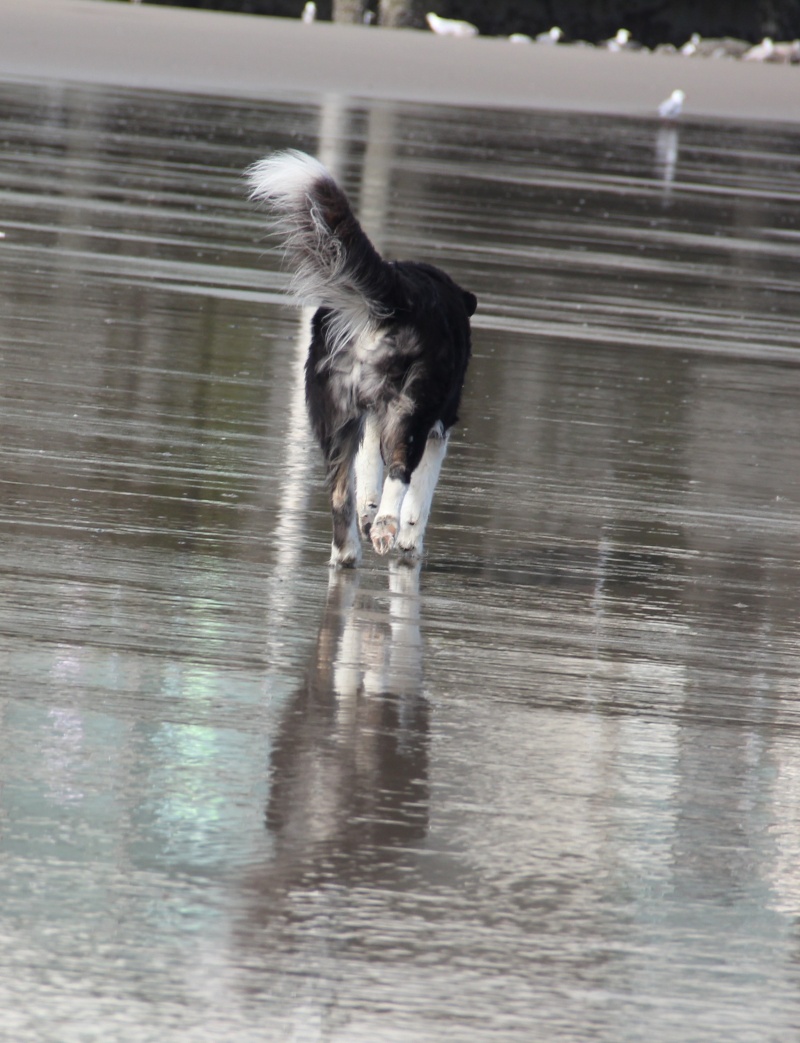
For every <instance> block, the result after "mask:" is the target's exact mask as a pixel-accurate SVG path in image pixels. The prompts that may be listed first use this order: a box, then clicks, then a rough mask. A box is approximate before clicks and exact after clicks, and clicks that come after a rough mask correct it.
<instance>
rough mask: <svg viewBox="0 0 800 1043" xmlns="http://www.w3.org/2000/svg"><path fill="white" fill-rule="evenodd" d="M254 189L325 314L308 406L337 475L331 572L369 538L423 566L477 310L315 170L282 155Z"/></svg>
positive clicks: (260, 172)
mask: <svg viewBox="0 0 800 1043" xmlns="http://www.w3.org/2000/svg"><path fill="white" fill-rule="evenodd" d="M247 177H248V180H249V183H250V187H251V189H252V192H251V196H252V198H253V199H255V200H260V201H264V202H266V203H268V204H270V206H271V207H272V209H273V210H274V212H275V214H276V216H277V227H278V231H279V233H280V235H281V236H282V238H283V242H284V246H285V250H286V255H287V259H288V261H289V264H290V266H291V268H292V269H293V271H294V283H293V289H294V292H295V293H296V295H297V296H298V297H300V298H302V299H303V300H305V301H307V302H308V303H310V304H314V305H316V306H317V311H316V313H315V315H314V318H313V320H312V326H311V346H310V348H309V354H308V360H307V362H306V402H307V405H308V412H309V417H310V419H311V425H312V427H313V429H314V433H315V434H316V436H317V439H318V441H319V444H320V446H321V447H322V451H323V453H324V455H325V463H326V466H327V480H328V486H329V489H330V497H331V512H332V515H333V547H332V553H331V564H332V565H356V564H358V562H359V560H360V558H361V541H360V539H359V529H360V530H361V533H362V534H363V535H364V536H368V537H369V538H370V539H371V540H372V545H373V547H374V548H375V550H376V551H377V552H378V554H386V553H387V552H388V551H390V550H391V549H392V548H393V547H395V546H396V547H397V549H398V550H399V552H400V553H401V554H402V555H403V556H405V557H406V558H409V559H411V560H415V559H416V558H418V557H419V555H420V554H421V553H422V541H423V537H424V534H425V525H426V523H427V521H428V515H429V513H430V508H431V501H432V499H433V493H434V489H435V488H436V482H437V480H438V477H439V470H440V468H441V466H442V461H443V460H444V456H445V452H446V449H447V439H448V434H449V431H450V428H451V427H452V426H453V424H454V423H455V422H456V420H457V412H458V405H459V400H460V398H461V389H462V387H463V384H464V378H465V376H466V371H467V364H468V362H469V356H470V325H469V317H470V315H472V314H473V312H474V311H475V308H476V306H477V301H476V299H475V297H474V296H473V294H471V293H468V292H466V291H465V290H462V289H461V288H460V287H459V286H457V285H456V284H455V283H454V282H453V280H452V279H451V278H450V277H449V276H448V275H446V274H445V273H444V272H442V271H440V270H439V269H438V268H434V267H433V266H432V265H429V264H421V263H416V262H412V261H396V262H391V261H385V260H383V258H382V257H381V256H380V255H379V254H378V252H377V250H376V249H375V247H374V246H373V245H372V243H371V242H370V241H369V239H368V238H367V236H366V234H365V233H364V231H363V229H362V228H361V226H360V225H359V223H358V221H357V220H356V218H355V216H354V214H353V211H352V210H351V209H350V204H349V203H348V201H347V197H346V196H345V194H344V192H343V191H342V190H341V188H339V186H338V185H337V184H336V182H335V181H334V179H333V178H332V176H331V175H330V173H329V172H328V171H327V169H326V168H325V167H324V166H323V165H322V164H321V163H320V162H319V161H318V160H316V159H314V158H313V157H311V156H308V155H306V154H305V153H303V152H296V151H288V152H278V153H275V154H274V155H272V156H268V157H267V158H266V159H263V160H261V161H260V162H259V163H256V164H255V165H254V166H252V167H251V168H250V169H249V170H248V171H247ZM384 468H386V480H385V481H383V472H384Z"/></svg>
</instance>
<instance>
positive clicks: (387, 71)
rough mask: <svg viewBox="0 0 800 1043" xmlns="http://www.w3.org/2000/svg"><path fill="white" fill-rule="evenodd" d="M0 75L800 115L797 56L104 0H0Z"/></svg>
mask: <svg viewBox="0 0 800 1043" xmlns="http://www.w3.org/2000/svg"><path fill="white" fill-rule="evenodd" d="M0 79H4V80H27V81H37V82H47V81H53V80H59V81H66V82H72V83H91V84H104V85H113V86H123V87H145V88H151V89H161V90H173V91H187V92H192V93H203V94H208V95H223V96H246V97H280V96H317V95H319V94H320V93H334V94H339V95H343V96H347V97H352V98H391V99H398V100H405V101H418V102H419V101H423V102H438V103H446V104H458V105H471V106H491V107H511V108H524V109H551V110H571V111H575V112H594V113H608V114H619V115H634V116H646V115H653V116H654V115H655V111H656V106H657V104H658V102H659V101H661V100H662V99H663V98H664V97H666V96H667V95H668V94H669V93H670V92H671V91H672V90H673V89H674V88H676V87H681V88H682V89H683V90H684V91H685V92H686V95H687V102H686V107H685V113H686V116H687V117H692V116H695V117H720V118H724V119H731V120H754V119H756V120H770V121H790V122H798V121H800V66H776V65H760V64H755V63H742V62H740V61H734V60H723V59H700V58H694V59H691V58H682V57H679V56H675V55H655V54H646V53H622V54H611V53H608V52H606V51H600V50H595V49H588V48H577V47H569V46H558V47H548V46H543V45H538V46H537V45H528V44H512V43H509V42H508V41H507V40H502V39H490V38H488V37H485V38H481V37H478V38H473V39H454V38H445V37H439V36H435V35H434V34H433V33H426V32H415V31H412V30H399V29H375V28H367V27H362V26H351V25H334V24H331V23H316V24H314V25H310V26H307V25H303V24H302V23H301V22H300V21H294V20H290V19H282V18H266V17H258V16H254V15H241V14H225V13H221V12H209V11H195V10H188V9H185V8H169V7H151V6H148V5H147V4H138V3H125V2H117V3H113V2H108V0H0Z"/></svg>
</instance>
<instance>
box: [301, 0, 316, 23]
mask: <svg viewBox="0 0 800 1043" xmlns="http://www.w3.org/2000/svg"><path fill="white" fill-rule="evenodd" d="M300 17H301V18H302V20H303V24H304V25H311V23H312V22H314V21H316V18H317V5H316V4H315V3H314V0H308V3H307V4H306V5H305V7H304V8H303V13H302V14H301V15H300Z"/></svg>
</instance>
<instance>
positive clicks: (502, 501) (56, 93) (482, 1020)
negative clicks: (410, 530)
mask: <svg viewBox="0 0 800 1043" xmlns="http://www.w3.org/2000/svg"><path fill="white" fill-rule="evenodd" d="M2 93H3V105H2V110H1V111H2V114H3V115H2V122H3V141H4V147H3V152H2V163H0V231H2V232H4V233H5V238H4V239H3V240H0V320H1V321H0V355H1V357H2V370H0V372H2V385H1V387H0V398H1V401H0V405H1V406H2V408H0V423H1V424H2V439H1V440H0V461H2V465H1V467H0V479H1V480H2V501H1V504H2V506H1V507H0V532H1V533H2V541H0V561H1V562H2V582H3V586H4V595H5V596H4V597H3V599H2V602H0V662H2V664H3V669H2V674H1V675H0V676H1V677H2V688H1V689H0V700H1V702H0V713H1V714H2V718H1V719H2V729H1V730H0V743H2V756H1V757H0V784H1V785H0V809H1V810H0V857H1V858H2V870H1V872H0V909H2V945H0V1035H4V1036H6V1037H8V1038H9V1039H14V1040H19V1041H26V1040H42V1039H45V1040H59V1041H65V1043H68V1041H72V1040H81V1041H83V1040H94V1039H98V1040H100V1039H103V1040H106V1039H112V1038H113V1039H115V1040H123V1041H139V1040H151V1039H153V1040H155V1039H158V1040H170V1041H171V1040H187V1039H190V1040H192V1041H195V1040H214V1041H216V1040H220V1039H229V1040H254V1039H270V1040H271V1039H275V1040H298V1041H306V1040H326V1041H327V1040H335V1041H345V1043H351V1041H359V1043H360V1041H367V1040H369V1041H374V1040H381V1041H384V1040H385V1041H389V1043H394V1041H412V1040H413V1041H418V1040H453V1041H473V1040H474V1041H481V1040H490V1039H491V1040H498V1039H499V1040H505V1039H508V1040H512V1039H514V1040H516V1039H519V1040H530V1039H542V1040H547V1041H551V1040H570V1041H587V1040H600V1041H604V1043H618V1041H624V1040H643V1039H647V1040H655V1041H664V1043H666V1041H670V1043H671V1041H675V1043H685V1041H687V1040H693V1041H694V1040H702V1041H709V1043H710V1041H714V1043H716V1041H718V1040H720V1039H725V1040H733V1041H751V1040H752V1041H755V1040H758V1041H759V1043H760V1041H763V1040H767V1039H768V1040H773V1039H774V1040H786V1039H791V1038H794V1036H795V1035H800V990H799V989H798V986H800V928H799V927H798V913H799V912H800V876H799V875H798V864H800V863H799V857H800V839H798V825H800V823H799V822H798V819H800V813H799V812H798V797H800V732H798V726H799V725H800V714H798V710H797V695H798V691H797V689H798V674H799V673H800V664H798V654H797V642H796V635H797V631H798V621H799V620H798V617H799V616H800V595H798V587H799V584H798V551H797V546H798V544H797V531H798V523H799V522H800V485H799V479H800V452H798V448H797V447H798V441H799V440H800V413H799V411H798V408H797V399H798V392H800V369H798V361H800V355H799V354H798V350H797V333H796V330H797V320H798V316H799V315H800V300H799V299H798V292H797V274H796V273H797V270H798V264H797V262H798V258H799V257H800V228H799V227H798V221H797V206H798V201H799V200H800V161H798V158H797V157H798V154H800V149H799V146H800V140H798V132H797V131H795V130H792V129H787V128H782V127H777V126H775V127H769V126H760V127H755V126H749V127H739V126H733V125H730V124H715V125H709V124H705V125H702V124H692V123H687V124H685V125H682V126H680V127H678V128H670V127H660V126H657V125H656V124H655V123H650V122H643V121H635V120H624V121H623V120H612V119H598V118H597V117H592V118H590V119H586V118H582V117H580V116H568V115H558V116H549V115H546V114H524V113H500V112H492V111H489V110H485V111H476V110H469V111H458V110H454V109H440V108H435V107H431V108H429V109H422V108H419V107H413V106H404V105H397V106H392V105H390V104H387V103H381V104H372V105H359V104H355V103H354V104H352V105H348V104H345V103H344V102H342V101H341V100H337V99H320V100H319V102H318V103H314V104H312V103H310V102H304V103H302V104H293V103H291V102H290V101H288V100H285V101H272V102H264V103H260V104H256V103H251V102H245V101H243V102H239V103H236V102H230V101H225V102H222V101H215V100H213V99H211V100H203V99H197V98H195V99H187V98H184V97H180V96H177V95H175V96H171V95H164V94H145V93H141V94H136V93H126V92H115V91H104V92H100V91H90V90H80V89H65V90H59V89H55V88H50V89H35V88H27V87H19V86H17V87H13V86H8V85H6V86H5V87H3V89H2ZM285 146H295V147H301V148H305V149H308V150H311V151H314V152H316V153H318V154H320V155H321V156H322V158H324V159H325V160H326V161H327V162H328V163H329V164H330V165H331V166H332V167H333V168H334V169H335V170H336V171H337V172H338V173H339V174H340V175H341V176H342V177H343V179H344V182H345V184H346V186H347V187H348V190H349V191H350V194H351V196H352V198H353V200H354V202H355V203H356V204H357V207H358V210H359V212H360V214H361V216H362V219H363V221H364V223H365V225H366V226H367V228H368V230H369V231H370V233H371V234H372V236H373V238H374V240H375V241H376V243H377V244H378V245H379V246H380V247H381V248H382V249H383V250H384V251H385V252H386V253H387V254H388V255H390V256H415V257H420V258H425V259H428V260H432V261H434V262H435V263H439V264H441V265H442V266H443V267H445V268H446V269H447V270H448V271H450V272H451V273H452V274H453V275H454V276H455V277H456V278H457V279H458V280H459V282H461V283H462V284H463V285H464V286H466V287H468V288H470V289H471V290H473V291H474V292H475V293H476V294H477V295H478V297H479V300H480V309H479V312H478V315H477V316H476V319H475V338H474V349H475V356H474V361H473V365H472V369H471V373H470V379H469V383H468V389H467V395H466V398H465V402H464V408H463V411H462V413H463V423H462V427H461V429H460V430H459V431H458V433H457V436H456V438H455V440H454V443H453V446H452V449H451V453H450V456H449V459H448V461H447V464H446V465H445V470H444V472H443V477H442V481H441V484H440V488H439V491H438V495H437V502H436V506H435V509H434V514H433V517H432V519H431V524H430V528H429V533H428V539H427V547H428V558H427V560H426V561H425V563H424V565H423V567H422V569H421V570H420V571H416V570H409V569H402V568H397V567H394V566H393V565H391V564H389V563H387V562H386V561H385V560H382V559H377V558H375V557H374V556H372V555H371V554H368V555H367V556H366V560H365V567H364V568H363V569H362V570H360V572H359V573H358V574H352V573H350V574H343V575H340V576H336V575H334V576H330V575H329V572H328V569H327V568H326V566H325V561H326V559H327V553H328V542H329V521H328V516H327V509H326V505H325V497H324V493H323V490H322V488H321V472H320V469H319V467H318V460H317V457H316V455H315V452H314V448H313V446H312V445H310V442H309V439H308V436H307V433H306V429H305V423H304V412H303V405H302V397H301V394H300V390H299V385H298V375H299V367H300V365H301V361H302V358H301V352H302V348H303V346H304V345H303V338H304V330H303V322H304V317H303V315H302V314H301V312H299V311H298V310H297V309H295V308H294V307H292V306H291V305H290V304H289V303H287V302H286V300H285V298H284V291H285V288H286V284H287V279H286V276H285V274H284V273H283V272H282V271H281V267H280V262H279V258H278V257H277V256H276V254H275V253H274V252H273V251H272V249H271V247H270V244H269V241H268V240H265V238H264V235H263V231H264V220H263V217H262V216H261V215H259V214H258V213H256V212H254V211H253V210H252V209H251V207H250V206H249V204H248V203H247V201H246V200H245V198H244V186H243V182H242V180H241V171H242V169H243V168H244V167H245V166H246V165H247V164H248V163H249V162H251V161H252V160H254V159H256V158H258V157H259V156H260V155H262V154H263V153H265V152H266V151H268V150H270V149H271V148H276V147H285Z"/></svg>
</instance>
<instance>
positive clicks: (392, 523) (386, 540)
mask: <svg viewBox="0 0 800 1043" xmlns="http://www.w3.org/2000/svg"><path fill="white" fill-rule="evenodd" d="M398 527H399V522H398V520H397V518H392V517H391V515H388V514H383V515H381V517H380V518H376V519H375V521H374V522H373V523H372V528H371V530H370V538H371V540H372V546H373V547H374V548H375V550H376V551H377V552H378V554H388V553H389V551H390V550H391V549H392V547H394V543H395V540H396V539H397V529H398Z"/></svg>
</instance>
